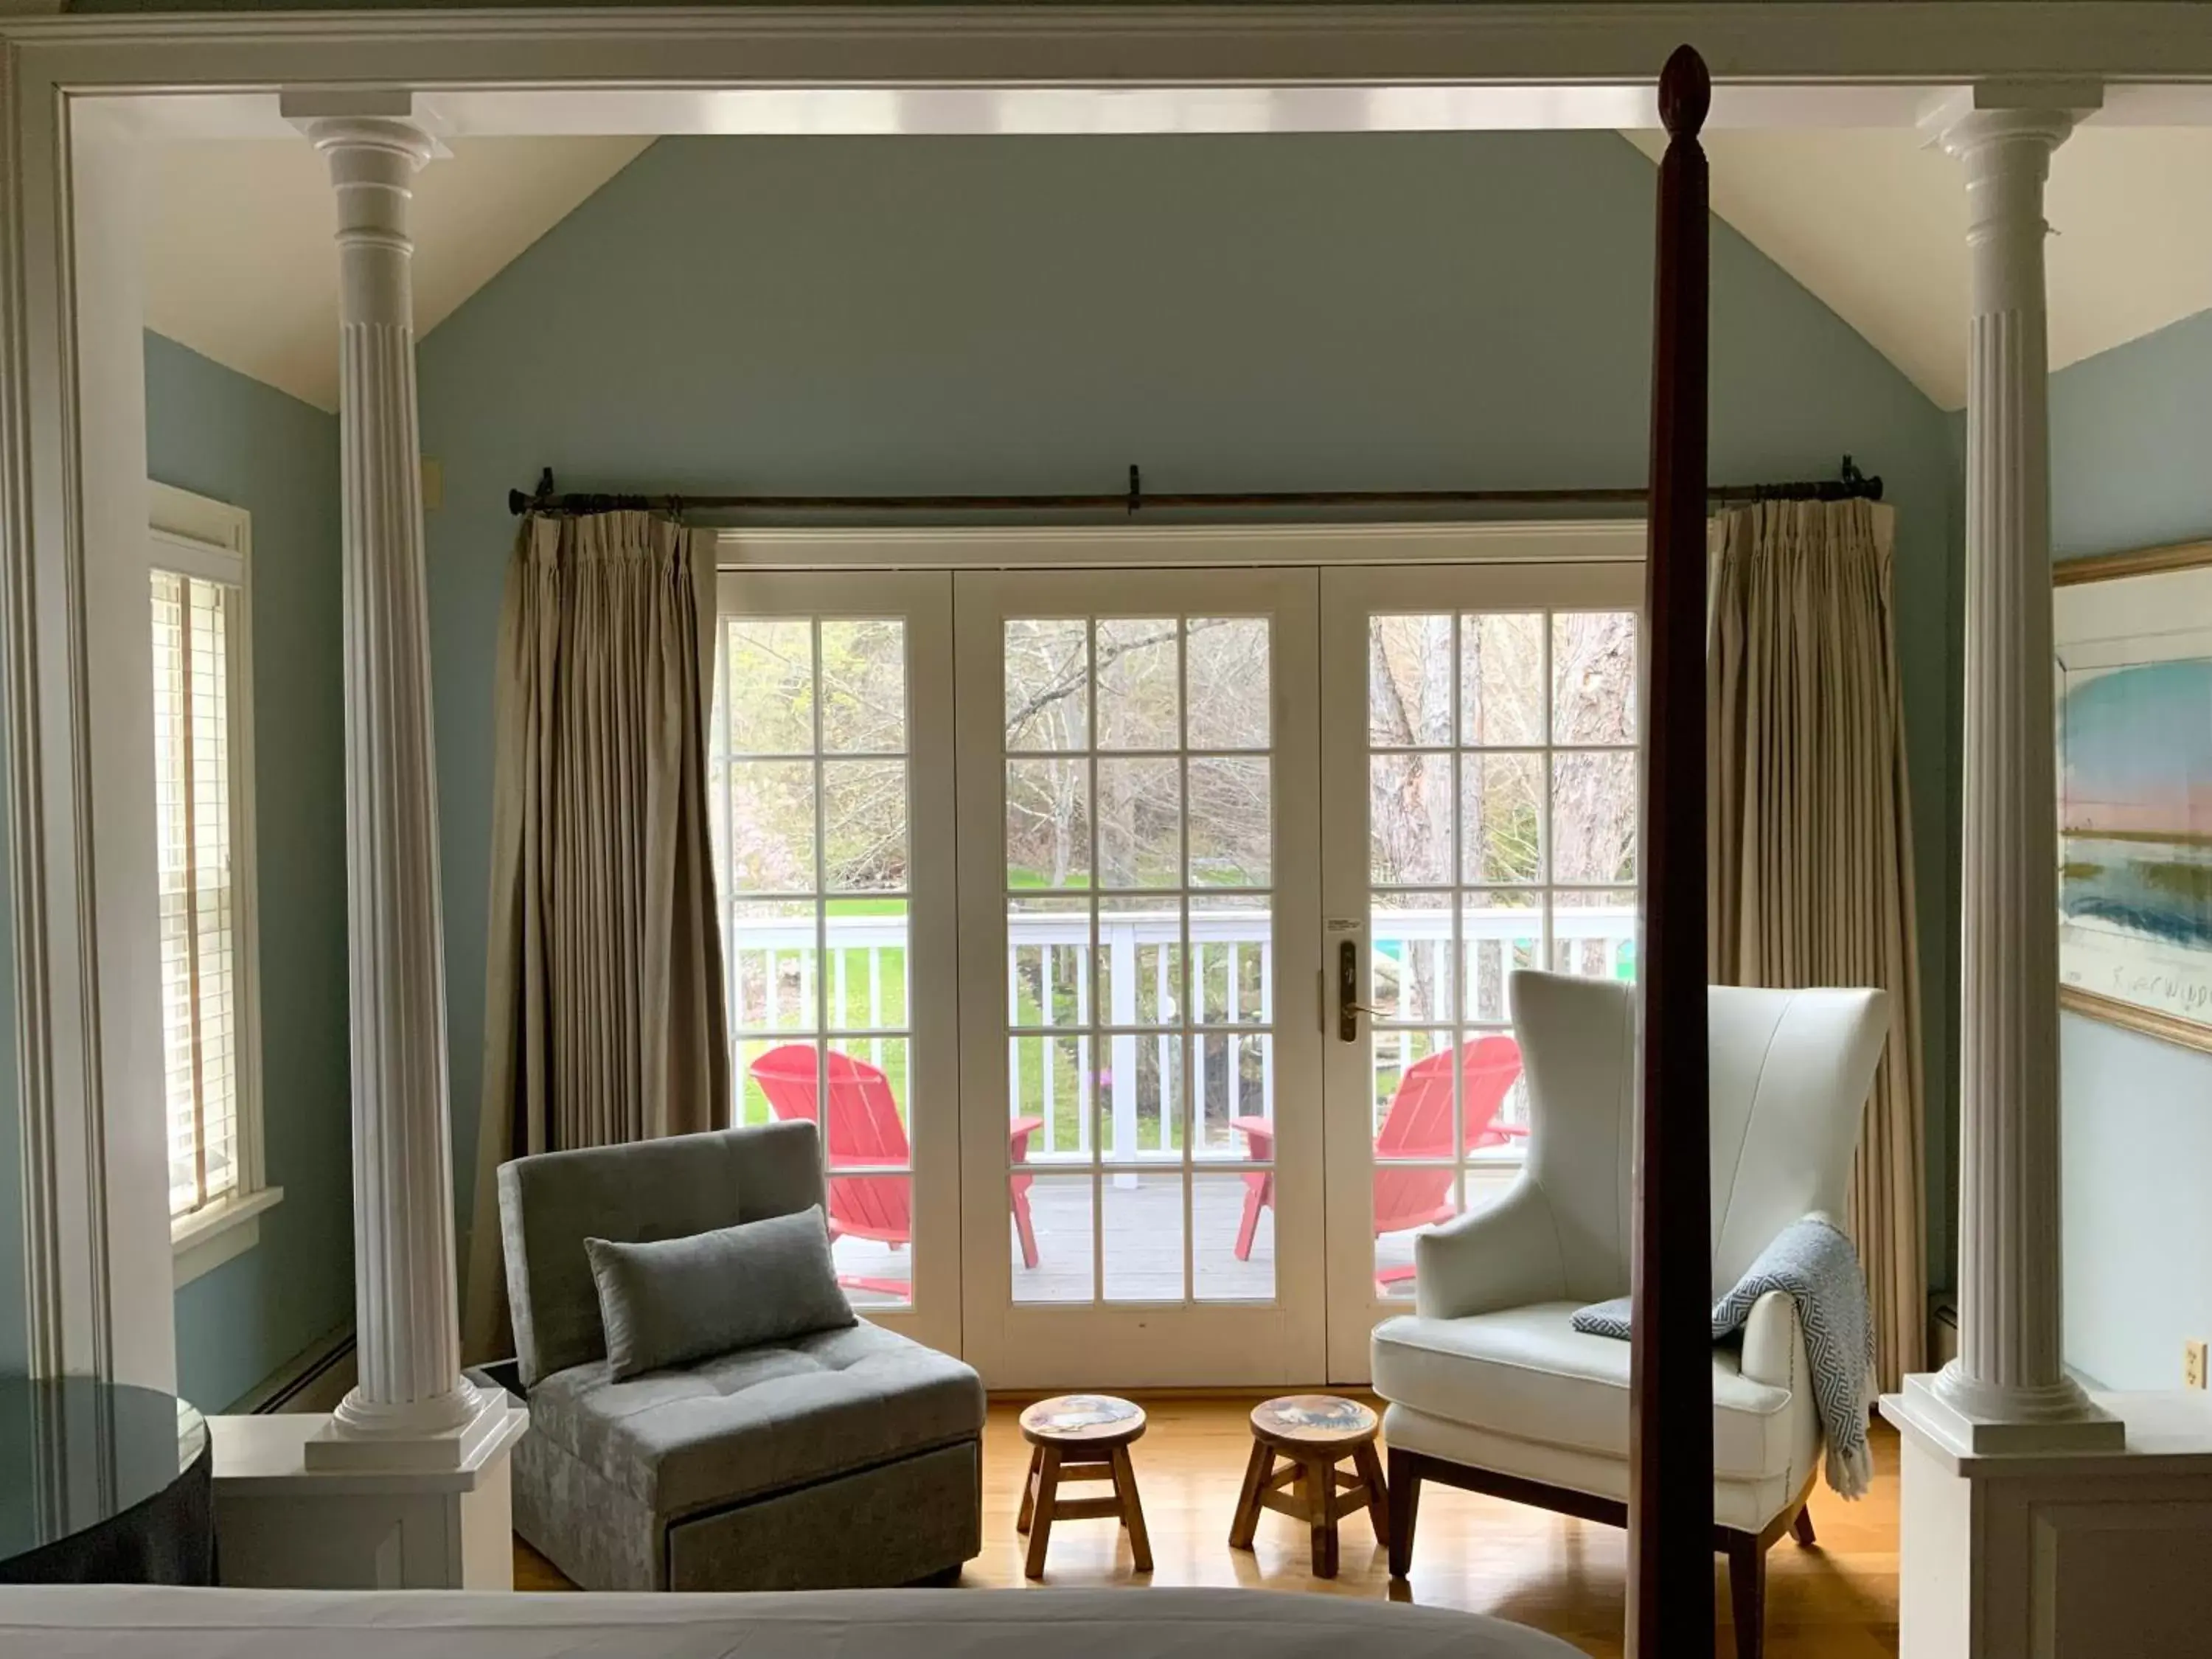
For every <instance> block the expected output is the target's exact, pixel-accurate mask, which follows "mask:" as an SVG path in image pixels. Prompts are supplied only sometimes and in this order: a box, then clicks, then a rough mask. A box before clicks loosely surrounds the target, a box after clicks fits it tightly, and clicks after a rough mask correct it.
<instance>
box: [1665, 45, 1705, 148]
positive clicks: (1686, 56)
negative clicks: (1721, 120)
mask: <svg viewBox="0 0 2212 1659" xmlns="http://www.w3.org/2000/svg"><path fill="white" fill-rule="evenodd" d="M1712 107H1713V77H1712V76H1710V75H1708V74H1707V73H1706V72H1705V59H1704V58H1700V57H1699V56H1698V49H1697V48H1696V47H1695V46H1677V47H1675V48H1674V56H1673V57H1672V58H1668V60H1667V67H1666V68H1665V69H1663V70H1661V71H1660V73H1659V125H1662V126H1663V127H1665V128H1666V129H1667V136H1668V137H1670V138H1694V137H1697V136H1698V135H1699V133H1700V132H1702V131H1705V117H1706V116H1707V115H1709V114H1711V112H1712Z"/></svg>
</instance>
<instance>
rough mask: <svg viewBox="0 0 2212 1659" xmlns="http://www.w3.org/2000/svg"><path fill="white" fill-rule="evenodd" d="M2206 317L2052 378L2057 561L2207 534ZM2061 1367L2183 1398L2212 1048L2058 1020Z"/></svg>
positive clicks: (2210, 421)
mask: <svg viewBox="0 0 2212 1659" xmlns="http://www.w3.org/2000/svg"><path fill="white" fill-rule="evenodd" d="M2208 431H2212V313H2204V314H2202V315H2199V316H2196V317H2191V318H2189V319H2185V320H2184V321H2182V322H2179V323H2176V324H2174V325H2172V327H2171V328H2166V329H2162V330H2160V331H2159V332H2158V333H2156V334H2153V335H2149V336H2148V337H2145V338H2143V339H2140V340H2136V341H2132V342H2130V343H2129V344H2126V345H2124V346H2118V347H2116V348H2114V349H2112V350H2111V351H2107V352H2103V353H2101V354H2100V355H2099V356H2094V357H2092V358H2089V359H2088V360H2087V361H2086V362H2079V363H2076V364H2075V365H2074V366H2073V367H2072V368H2066V369H2062V370H2060V371H2059V373H2058V374H2056V375H2054V376H2053V377H2052V380H2051V541H2052V544H2053V545H2054V547H2055V550H2057V554H2058V556H2060V557H2062V558H2068V557H2079V556H2082V555H2084V554H2091V553H2110V552H2113V551H2117V550H2120V549H2123V548H2131V547H2148V546H2155V545H2158V544H2161V543H2166V542H2181V541H2197V540H2202V539H2203V538H2207V537H2212V467H2208V466H2207V465H2206V464H2205V450H2204V444H2205V434H2206V433H2207V432H2208ZM2059 1043H2060V1047H2061V1049H2062V1051H2063V1072H2062V1083H2061V1090H2062V1095H2061V1099H2062V1110H2063V1114H2064V1136H2065V1139H2064V1147H2065V1165H2064V1182H2065V1228H2066V1235H2065V1238H2066V1244H2065V1248H2066V1358H2067V1363H2068V1364H2070V1365H2073V1366H2074V1367H2075V1369H2077V1370H2081V1371H2082V1372H2084V1373H2085V1374H2087V1376H2091V1377H2093V1378H2094V1379H2096V1380H2097V1381H2098V1382H2100V1383H2104V1384H2106V1386H2108V1387H2111V1388H2115V1389H2173V1388H2179V1387H2180V1386H2181V1345H2182V1342H2183V1340H2184V1339H2185V1338H2188V1337H2198V1338H2203V1337H2212V1205H2208V1204H2207V1203H2206V1201H2205V1188H2206V1185H2207V1183H2208V1182H2212V1054H2198V1053H2196V1052H2195V1051H2193V1050H2191V1049H2187V1048H2179V1047H2177V1046H2176V1045H2174V1044H2172V1043H2167V1042H2158V1041H2156V1040H2154V1039H2153V1038H2150V1037H2147V1036H2137V1035H2136V1033H2134V1032H2132V1031H2124V1030H2120V1029H2119V1028H2118V1027H2117V1026H2112V1025H2107V1024H2103V1023H2102V1022H2101V1021H2098V1020H2093V1019H2085V1018H2081V1016H2079V1015H2076V1014H2066V1015H2063V1016H2062V1017H2061V1018H2060V1020H2059Z"/></svg>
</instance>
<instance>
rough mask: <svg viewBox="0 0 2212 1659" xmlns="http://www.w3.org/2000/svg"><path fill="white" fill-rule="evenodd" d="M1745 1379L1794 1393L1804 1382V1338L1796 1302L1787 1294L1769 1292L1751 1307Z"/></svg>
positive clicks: (1746, 1327) (1745, 1341)
mask: <svg viewBox="0 0 2212 1659" xmlns="http://www.w3.org/2000/svg"><path fill="white" fill-rule="evenodd" d="M1742 1364H1743V1375H1744V1376H1745V1378H1746V1380H1747V1381H1749V1382H1753V1383H1765V1384H1766V1386H1767V1387H1769V1388H1770V1389H1790V1391H1791V1392H1792V1393H1795V1392H1796V1389H1798V1388H1799V1387H1800V1386H1801V1385H1802V1383H1804V1381H1805V1372H1806V1359H1805V1334H1804V1333H1803V1332H1802V1330H1800V1329H1799V1328H1798V1325H1797V1302H1796V1297H1792V1296H1791V1295H1790V1293H1789V1292H1788V1291H1768V1292H1767V1293H1766V1294H1765V1296H1762V1297H1759V1300H1758V1301H1756V1302H1754V1303H1753V1304H1751V1313H1750V1315H1749V1316H1748V1317H1747V1318H1746V1319H1745V1320H1744V1322H1743V1362H1742Z"/></svg>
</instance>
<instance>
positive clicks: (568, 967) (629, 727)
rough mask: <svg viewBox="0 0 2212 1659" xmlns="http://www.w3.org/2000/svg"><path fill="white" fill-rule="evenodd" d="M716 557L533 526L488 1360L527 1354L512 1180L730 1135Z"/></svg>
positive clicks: (501, 760) (513, 718)
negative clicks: (532, 1165)
mask: <svg viewBox="0 0 2212 1659" xmlns="http://www.w3.org/2000/svg"><path fill="white" fill-rule="evenodd" d="M713 547H714V544H713V539H712V538H711V536H710V535H709V534H708V533H707V532H694V531H687V530H685V529H684V527H683V526H680V525H678V524H676V523H674V522H671V520H667V519H665V518H662V517H659V516H656V515H653V514H650V513H636V512H618V513H596V514H591V515H580V516H568V515H552V516H544V517H533V518H531V519H529V520H526V521H525V523H524V526H523V528H522V531H521V533H520V536H519V537H518V538H517V539H516V542H515V547H514V553H513V559H512V561H511V562H510V563H509V565H508V568H507V597H506V603H505V605H504V607H503V609H502V611H501V617H500V638H499V660H498V669H497V674H498V680H497V688H496V702H495V717H494V718H495V730H496V745H497V747H496V754H495V762H494V779H493V805H492V859H491V895H490V915H489V922H490V926H489V953H488V954H489V960H488V963H487V976H486V997H485V1007H484V1060H483V1107H482V1115H481V1117H480V1119H479V1122H478V1130H477V1137H478V1138H477V1164H476V1192H475V1207H474V1225H473V1226H472V1228H471V1233H470V1249H469V1278H468V1286H467V1297H466V1330H465V1344H464V1346H465V1348H466V1350H467V1351H468V1352H469V1353H470V1355H471V1358H494V1357H498V1356H502V1355H504V1354H506V1353H507V1352H511V1349H510V1348H509V1347H508V1346H507V1341H508V1340H509V1339H508V1328H507V1297H506V1278H505V1272H504V1268H503V1265H502V1261H501V1248H500V1225H499V1204H498V1188H497V1184H496V1174H497V1170H498V1166H499V1165H500V1164H501V1163H503V1162H505V1161H506V1160H507V1159H508V1158H519V1157H521V1156H523V1155H525V1154H526V1153H535V1152H553V1151H559V1150H565V1149H569V1148H574V1147H580V1146H608V1145H612V1144H616V1143H619V1142H624V1141H633V1140H643V1139H651V1138H653V1137H656V1136H660V1135H671V1134H682V1133H688V1132H690V1131H693V1130H701V1129H711V1128H716V1127H720V1126H721V1125H723V1124H724V1123H726V1121H728V1114H727V1101H728V1097H729V1090H730V1073H729V1065H730V1061H729V1045H728V1042H727V1040H726V1031H725V1025H724V1019H725V1014H724V1003H723V997H722V954H721V934H720V929H719V927H717V925H716V919H715V914H714V874H713V870H712V866H711V859H712V854H711V848H710V837H709V830H708V817H707V795H706V738H705V714H704V708H703V704H702V695H703V693H702V669H703V665H704V662H705V659H706V650H705V644H706V637H707V636H706V634H705V632H704V629H706V628H707V627H708V626H709V625H710V624H711V622H712V618H713V615H714V605H713V601H712V587H711V584H712V582H713V580H714V556H713Z"/></svg>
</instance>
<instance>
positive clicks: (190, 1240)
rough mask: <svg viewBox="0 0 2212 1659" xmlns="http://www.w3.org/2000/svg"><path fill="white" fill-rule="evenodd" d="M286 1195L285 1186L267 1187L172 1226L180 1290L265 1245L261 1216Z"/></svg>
mask: <svg viewBox="0 0 2212 1659" xmlns="http://www.w3.org/2000/svg"><path fill="white" fill-rule="evenodd" d="M283 1196H284V1189H283V1188H282V1187H264V1188H261V1190H260V1191H258V1192H255V1193H248V1194H246V1196H245V1197H243V1198H227V1199H225V1200H223V1201H222V1203H220V1204H215V1205H210V1206H209V1207H208V1208H206V1209H204V1210H196V1211H194V1212H192V1213H191V1215H188V1216H180V1217H179V1218H177V1220H175V1221H174V1222H173V1223H172V1224H170V1227H169V1243H170V1247H171V1249H172V1250H173V1254H174V1257H175V1264H176V1288H178V1289H179V1290H182V1289H183V1288H184V1287H185V1285H189V1284H191V1282H192V1280H194V1279H197V1278H198V1277H199V1276H200V1275H201V1274H203V1273H213V1272H214V1271H215V1270H216V1268H217V1267H221V1266H222V1264H223V1263H224V1262H226V1261H234V1260H235V1259H236V1258H238V1257H239V1256H241V1255H245V1254H246V1251H248V1250H250V1249H252V1248H253V1247H254V1246H255V1245H256V1244H258V1243H260V1242H261V1219H260V1218H261V1213H262V1212H263V1211H264V1210H273V1209H275V1208H276V1206H277V1204H278V1202H279V1201H281V1200H283Z"/></svg>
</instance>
